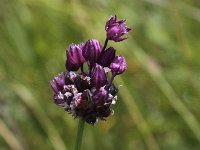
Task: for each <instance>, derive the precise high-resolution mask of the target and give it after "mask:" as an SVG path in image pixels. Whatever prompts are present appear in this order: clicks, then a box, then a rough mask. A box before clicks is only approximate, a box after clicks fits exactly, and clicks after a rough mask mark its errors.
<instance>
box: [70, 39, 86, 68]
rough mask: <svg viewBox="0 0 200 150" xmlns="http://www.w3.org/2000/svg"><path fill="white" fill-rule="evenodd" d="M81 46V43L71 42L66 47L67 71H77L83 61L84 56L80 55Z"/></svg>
mask: <svg viewBox="0 0 200 150" xmlns="http://www.w3.org/2000/svg"><path fill="white" fill-rule="evenodd" d="M83 46H84V44H83V43H80V44H71V45H69V47H68V48H67V50H66V53H67V61H66V69H67V70H68V71H77V70H78V69H79V67H80V66H81V65H82V64H83V63H84V62H85V58H84V57H83V55H82V49H83Z"/></svg>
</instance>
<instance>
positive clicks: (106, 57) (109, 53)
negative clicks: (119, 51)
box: [98, 47, 116, 67]
mask: <svg viewBox="0 0 200 150" xmlns="http://www.w3.org/2000/svg"><path fill="white" fill-rule="evenodd" d="M115 52H116V51H115V49H114V48H113V47H109V48H108V49H107V50H105V51H103V52H102V54H101V57H100V58H99V61H98V63H99V64H100V65H102V66H104V67H108V66H110V63H111V62H112V61H113V59H114V58H115Z"/></svg>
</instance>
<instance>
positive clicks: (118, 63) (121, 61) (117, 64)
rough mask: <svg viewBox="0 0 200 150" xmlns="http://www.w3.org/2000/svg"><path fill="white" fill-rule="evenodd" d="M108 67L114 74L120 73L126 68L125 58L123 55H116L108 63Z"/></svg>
mask: <svg viewBox="0 0 200 150" xmlns="http://www.w3.org/2000/svg"><path fill="white" fill-rule="evenodd" d="M110 69H111V71H112V73H114V74H116V75H119V74H122V73H123V72H124V71H125V70H126V69H127V66H126V60H125V58H124V57H123V56H116V57H115V58H114V60H113V62H112V63H111V64H110Z"/></svg>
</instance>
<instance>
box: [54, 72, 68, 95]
mask: <svg viewBox="0 0 200 150" xmlns="http://www.w3.org/2000/svg"><path fill="white" fill-rule="evenodd" d="M65 78H66V73H65V72H62V73H61V74H59V75H58V76H55V77H54V79H53V80H51V81H50V84H51V87H52V89H53V91H54V92H55V93H58V92H59V91H61V90H62V89H63V86H64V85H65Z"/></svg>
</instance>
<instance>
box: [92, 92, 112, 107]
mask: <svg viewBox="0 0 200 150" xmlns="http://www.w3.org/2000/svg"><path fill="white" fill-rule="evenodd" d="M107 99H108V91H107V90H106V89H105V88H100V89H97V90H96V91H95V92H94V93H93V96H92V101H93V103H94V104H95V105H96V106H103V105H104V104H105V103H106V100H107Z"/></svg>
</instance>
